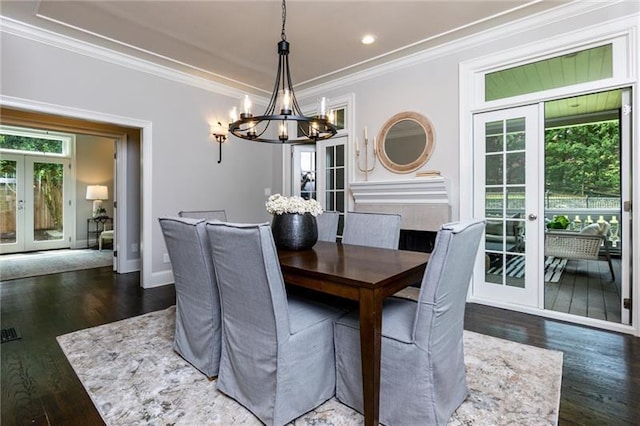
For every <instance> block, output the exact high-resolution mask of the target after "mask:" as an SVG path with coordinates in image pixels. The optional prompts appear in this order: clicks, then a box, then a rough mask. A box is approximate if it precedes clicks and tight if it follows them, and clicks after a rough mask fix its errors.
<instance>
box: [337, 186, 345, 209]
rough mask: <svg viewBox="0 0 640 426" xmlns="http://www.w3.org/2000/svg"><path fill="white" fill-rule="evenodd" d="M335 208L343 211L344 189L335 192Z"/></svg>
mask: <svg viewBox="0 0 640 426" xmlns="http://www.w3.org/2000/svg"><path fill="white" fill-rule="evenodd" d="M336 210H337V211H339V212H344V191H337V192H336Z"/></svg>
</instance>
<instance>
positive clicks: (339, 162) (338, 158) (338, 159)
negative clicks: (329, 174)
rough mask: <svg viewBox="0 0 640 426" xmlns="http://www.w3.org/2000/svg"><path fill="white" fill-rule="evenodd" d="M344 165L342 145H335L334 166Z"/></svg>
mask: <svg viewBox="0 0 640 426" xmlns="http://www.w3.org/2000/svg"><path fill="white" fill-rule="evenodd" d="M341 166H344V145H336V167H341Z"/></svg>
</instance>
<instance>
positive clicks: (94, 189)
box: [85, 185, 109, 217]
mask: <svg viewBox="0 0 640 426" xmlns="http://www.w3.org/2000/svg"><path fill="white" fill-rule="evenodd" d="M85 198H86V199H87V200H93V216H94V217H95V216H98V209H99V208H101V207H102V200H108V199H109V188H107V187H106V186H104V185H88V186H87V195H86V197H85Z"/></svg>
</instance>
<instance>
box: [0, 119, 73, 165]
mask: <svg viewBox="0 0 640 426" xmlns="http://www.w3.org/2000/svg"><path fill="white" fill-rule="evenodd" d="M72 139H73V136H72V135H67V134H64V133H56V132H47V131H43V130H34V129H22V128H18V127H9V126H0V150H2V151H3V152H8V153H20V154H33V155H36V154H37V155H45V156H56V157H68V156H70V152H71V140H72Z"/></svg>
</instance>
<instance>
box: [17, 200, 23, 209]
mask: <svg viewBox="0 0 640 426" xmlns="http://www.w3.org/2000/svg"><path fill="white" fill-rule="evenodd" d="M23 208H24V201H22V200H18V210H22V209H23Z"/></svg>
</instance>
